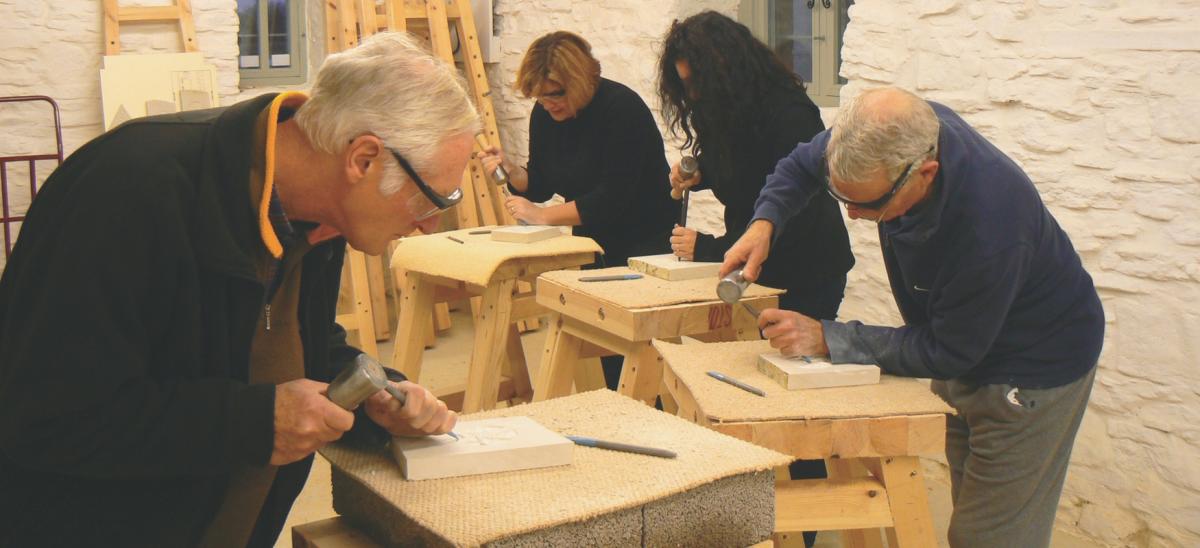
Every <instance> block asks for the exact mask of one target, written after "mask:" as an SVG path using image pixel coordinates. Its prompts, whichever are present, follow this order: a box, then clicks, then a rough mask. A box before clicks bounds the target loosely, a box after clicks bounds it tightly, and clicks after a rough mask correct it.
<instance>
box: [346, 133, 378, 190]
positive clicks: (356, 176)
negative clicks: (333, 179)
mask: <svg viewBox="0 0 1200 548" xmlns="http://www.w3.org/2000/svg"><path fill="white" fill-rule="evenodd" d="M384 150H385V149H384V147H383V142H382V141H380V140H379V137H376V136H374V135H359V136H358V137H355V138H354V140H352V141H350V146H348V147H346V152H345V154H344V162H345V163H344V168H345V170H346V179H347V180H348V181H350V182H351V183H352V184H353V183H357V182H358V181H361V180H362V179H363V178H365V177H366V176H367V174H368V173H369V172H370V171H371V169H372V168H375V169H378V166H377V165H376V164H378V163H379V162H380V160H381V158H382V156H381V155H382V154H383V151H384Z"/></svg>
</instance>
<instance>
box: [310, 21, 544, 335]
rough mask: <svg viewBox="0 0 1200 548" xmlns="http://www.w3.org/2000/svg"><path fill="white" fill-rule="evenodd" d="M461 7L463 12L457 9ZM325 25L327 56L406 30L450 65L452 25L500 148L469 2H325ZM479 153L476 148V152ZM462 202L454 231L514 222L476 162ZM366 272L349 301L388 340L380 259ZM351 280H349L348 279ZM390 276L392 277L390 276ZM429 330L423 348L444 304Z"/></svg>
mask: <svg viewBox="0 0 1200 548" xmlns="http://www.w3.org/2000/svg"><path fill="white" fill-rule="evenodd" d="M460 5H461V6H463V7H465V9H460ZM325 24H326V40H325V44H326V47H327V50H328V51H329V52H331V53H333V52H338V51H344V50H346V49H349V48H353V47H355V46H357V45H358V44H359V42H360V41H362V40H364V39H366V38H368V37H370V36H371V35H373V34H375V33H378V32H380V31H385V30H391V31H398V32H409V33H410V34H411V35H413V36H416V37H418V38H421V39H424V40H426V41H427V44H428V45H429V47H430V49H431V50H432V51H433V53H434V54H435V55H437V56H438V57H439V58H441V59H442V60H444V61H447V62H449V63H454V61H455V59H454V51H453V49H452V47H451V43H450V29H451V28H452V27H453V28H454V30H455V32H456V34H457V35H458V37H459V43H460V47H461V48H462V56H461V57H462V59H463V70H464V71H465V73H466V80H467V83H468V87H469V88H470V91H471V94H472V95H473V98H474V99H475V104H476V106H477V108H478V109H479V113H480V117H481V118H482V121H483V137H484V138H485V140H486V143H487V144H488V145H490V146H495V147H497V148H499V147H500V132H499V129H498V127H497V123H496V113H495V108H494V106H493V104H492V100H491V91H490V89H489V86H488V82H487V73H486V72H485V70H484V66H483V57H482V52H481V51H480V47H479V40H478V35H477V34H476V31H475V21H474V15H473V13H472V11H471V9H470V3H469V2H468V1H466V0H384V2H383V3H382V4H380V3H377V2H375V1H374V0H327V1H326V2H325ZM480 150H481V147H480V145H478V144H476V146H475V152H479V151H480ZM462 188H463V191H464V196H463V201H462V202H461V203H460V204H459V205H458V206H457V207H456V208H455V220H456V221H457V225H458V227H459V228H467V227H477V226H483V225H495V224H506V225H511V224H516V220H515V219H513V218H512V216H511V215H509V213H508V211H507V210H506V209H505V208H504V204H503V198H502V196H501V193H500V192H499V191H498V189H497V187H496V186H495V185H494V184H492V182H491V180H490V177H488V176H487V175H485V174H484V170H483V166H482V164H481V163H480V161H479V160H477V159H476V158H474V157H472V159H471V160H470V162H469V163H468V168H467V170H466V171H465V172H464V173H463V180H462ZM355 254H359V252H358V251H355V250H352V249H351V250H349V251H348V255H347V261H348V262H349V264H350V266H351V267H353V266H354V264H355V263H356V262H357V261H356V260H352V259H353V258H354V255H355ZM365 262H366V265H367V266H366V268H367V270H368V272H369V274H368V275H367V278H368V279H369V280H370V283H369V286H370V287H369V292H370V297H369V298H360V297H358V296H356V297H354V299H353V300H354V301H355V302H356V303H362V302H366V303H368V306H369V310H370V311H371V316H372V318H373V320H374V332H375V334H376V336H377V338H378V339H380V340H384V339H387V338H388V337H389V335H390V333H389V331H390V329H389V328H390V318H389V315H388V313H387V297H386V288H385V287H384V284H385V281H384V276H383V275H382V273H383V272H384V271H385V269H386V265H384V264H383V261H382V259H381V258H380V257H366V258H365ZM352 277H353V276H352ZM393 278H395V273H393ZM528 285H529V284H524V283H522V284H521V287H520V288H519V290H520V291H529V290H531V288H530V287H528ZM477 301H478V299H473V300H472V306H473V307H474V306H477ZM433 321H434V327H435V329H434V330H431V331H430V339H429V340H427V341H426V343H427V344H428V345H431V346H432V344H433V340H432V333H433V332H434V331H444V330H445V329H448V328H449V327H450V314H449V309H448V306H447V304H446V303H444V302H443V303H438V304H437V306H436V307H435V314H434V318H433ZM521 328H522V330H523V331H524V330H529V329H536V328H537V322H536V320H529V321H524V322H521Z"/></svg>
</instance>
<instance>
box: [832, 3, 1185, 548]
mask: <svg viewBox="0 0 1200 548" xmlns="http://www.w3.org/2000/svg"><path fill="white" fill-rule="evenodd" d="M850 16H851V23H850V27H849V28H848V30H847V32H846V38H845V47H844V50H843V55H844V59H845V65H844V66H843V69H842V74H843V76H845V77H847V78H849V79H850V81H851V84H849V85H848V86H846V87H845V88H844V89H843V91H842V97H843V99H846V98H847V97H851V96H853V95H855V94H857V93H858V92H859V91H861V90H862V89H865V88H867V87H871V86H876V85H882V84H891V85H898V86H902V87H905V88H908V89H912V90H914V91H916V92H917V93H919V94H921V95H923V96H925V97H928V98H930V99H933V100H937V101H940V102H943V103H945V104H947V105H949V106H951V107H953V108H955V109H956V110H958V111H959V112H961V113H962V114H963V115H964V117H965V118H966V119H967V120H968V121H969V122H970V123H972V124H973V125H975V126H976V127H977V128H978V129H979V130H980V131H981V132H982V133H983V134H984V135H986V136H987V137H988V138H989V139H991V140H992V141H993V142H994V143H995V144H996V145H997V146H998V147H1000V149H1002V150H1004V151H1005V152H1007V153H1008V154H1009V155H1011V156H1012V157H1013V159H1014V160H1016V161H1017V162H1018V163H1020V164H1021V165H1022V166H1023V167H1024V168H1025V169H1026V170H1027V171H1028V172H1029V174H1030V175H1031V177H1032V178H1033V180H1034V182H1035V183H1036V184H1037V186H1038V189H1039V191H1040V192H1041V194H1042V197H1043V199H1044V200H1045V202H1046V204H1047V205H1048V206H1049V208H1050V210H1051V211H1052V212H1053V213H1054V215H1055V217H1056V218H1057V219H1058V220H1059V223H1060V224H1061V225H1062V226H1063V228H1064V229H1065V230H1066V231H1067V232H1068V233H1069V234H1070V236H1071V238H1072V240H1073V241H1074V243H1075V246H1076V248H1077V249H1078V251H1079V253H1080V255H1081V256H1082V258H1083V262H1084V264H1085V265H1086V267H1087V269H1088V271H1089V272H1090V273H1091V274H1092V276H1093V277H1094V278H1095V280H1096V284H1097V286H1098V288H1099V292H1100V295H1101V297H1102V298H1103V301H1104V307H1105V313H1106V317H1107V320H1108V323H1107V332H1106V340H1105V347H1104V353H1103V355H1102V357H1101V361H1100V372H1099V374H1098V377H1097V383H1096V387H1095V390H1094V392H1093V394H1092V401H1091V405H1090V407H1089V410H1088V413H1087V415H1086V417H1085V419H1084V423H1083V426H1082V428H1081V431H1080V434H1079V437H1078V440H1077V442H1076V445H1075V453H1074V455H1073V458H1072V462H1071V469H1070V473H1069V476H1068V480H1067V486H1066V489H1065V491H1064V495H1063V499H1062V504H1061V506H1060V509H1059V514H1058V518H1059V526H1060V527H1062V528H1064V529H1067V530H1069V531H1072V532H1076V533H1079V534H1082V535H1085V536H1087V537H1090V538H1092V539H1095V540H1097V541H1100V542H1103V543H1105V544H1109V545H1114V546H1117V545H1119V546H1126V545H1129V546H1200V421H1197V419H1196V417H1197V416H1200V389H1198V388H1197V386H1200V366H1198V365H1197V364H1198V363H1200V361H1198V358H1197V351H1198V350H1200V312H1198V311H1197V307H1198V305H1200V160H1198V159H1200V2H1196V1H1194V0H1191V1H1189V0H1161V1H1156V2H1134V1H1118V0H1003V1H1001V0H996V1H990V2H979V1H970V0H966V1H964V0H919V1H904V2H897V1H894V0H859V1H858V2H857V4H856V5H855V6H854V7H853V8H852V10H851V12H850ZM850 226H851V227H852V243H853V247H854V250H855V255H856V256H857V258H858V261H859V263H858V266H857V267H855V269H854V272H853V275H852V276H851V278H850V284H849V285H850V287H849V288H848V295H847V300H846V303H845V305H844V306H843V308H842V313H843V316H845V317H852V318H859V319H867V320H874V321H876V322H880V323H885V324H895V323H898V322H899V318H898V315H897V314H896V312H895V306H894V304H893V302H892V300H891V298H890V296H889V293H888V287H887V284H886V276H885V274H884V270H883V267H882V264H881V261H880V259H879V249H878V241H877V236H876V233H875V229H874V226H873V225H871V224H869V223H864V222H853V223H851V224H850Z"/></svg>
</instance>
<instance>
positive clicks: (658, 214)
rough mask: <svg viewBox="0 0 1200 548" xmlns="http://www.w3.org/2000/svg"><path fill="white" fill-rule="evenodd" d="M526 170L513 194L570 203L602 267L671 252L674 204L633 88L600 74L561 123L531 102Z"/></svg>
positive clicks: (649, 122) (577, 230)
mask: <svg viewBox="0 0 1200 548" xmlns="http://www.w3.org/2000/svg"><path fill="white" fill-rule="evenodd" d="M789 150H790V149H789ZM526 169H527V170H528V171H529V187H528V188H527V189H526V191H525V192H517V191H516V189H513V193H514V194H517V195H520V196H524V197H525V198H527V199H529V200H530V201H533V202H544V201H546V200H549V199H550V197H551V196H553V195H554V194H556V193H557V194H561V195H562V197H563V198H565V199H566V200H567V201H574V202H575V207H577V208H578V209H579V218H580V220H581V224H580V226H576V227H574V228H573V233H574V234H575V235H577V236H587V237H590V238H593V239H595V240H596V242H597V243H598V244H600V247H602V248H604V256H605V262H606V263H607V264H608V265H610V266H612V265H623V264H625V260H626V259H627V258H628V257H629V256H630V255H631V253H635V252H638V253H641V252H645V253H653V252H659V253H666V252H668V251H669V250H670V244H669V242H668V241H667V236H668V233H669V232H670V229H671V227H672V226H673V225H674V223H675V221H676V220H677V219H678V218H679V202H677V201H675V200H672V199H671V187H670V182H669V181H668V179H667V177H668V173H669V172H670V168H669V167H668V166H667V160H666V155H665V154H664V148H663V140H662V135H661V134H660V133H659V131H658V125H657V124H655V122H654V117H653V116H652V115H651V114H650V109H649V108H648V107H647V106H646V103H645V101H643V100H642V98H641V97H639V96H638V94H637V93H636V92H635V91H633V90H632V89H629V88H628V87H626V86H624V85H622V84H619V83H617V82H613V81H612V80H608V79H605V78H601V79H600V84H599V85H598V86H597V88H596V94H595V95H594V96H593V98H592V101H591V102H590V103H588V104H587V105H586V106H585V107H584V108H582V109H580V110H579V112H578V113H577V114H576V116H575V117H574V118H572V119H570V120H566V121H563V122H556V121H554V119H553V118H551V117H550V114H549V113H547V112H546V109H544V108H542V105H541V104H537V105H535V106H534V107H533V114H532V115H531V116H530V118H529V164H528V166H527V167H526Z"/></svg>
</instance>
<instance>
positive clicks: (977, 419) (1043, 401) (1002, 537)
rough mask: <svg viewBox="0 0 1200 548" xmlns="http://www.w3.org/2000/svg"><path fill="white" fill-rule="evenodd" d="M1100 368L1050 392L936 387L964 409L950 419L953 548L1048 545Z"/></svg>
mask: <svg viewBox="0 0 1200 548" xmlns="http://www.w3.org/2000/svg"><path fill="white" fill-rule="evenodd" d="M1095 375H1096V368H1092V371H1091V372H1089V373H1088V374H1087V375H1084V376H1083V377H1082V378H1080V379H1079V380H1077V381H1075V382H1072V383H1070V384H1066V385H1063V386H1057V387H1054V388H1046V389H1032V388H1021V389H1016V388H1014V387H1012V386H1009V385H1006V384H984V385H978V384H972V383H967V382H962V381H956V380H949V381H934V382H933V391H934V393H936V394H938V395H939V396H941V397H942V398H943V399H945V400H946V402H947V403H949V404H950V406H951V407H953V408H955V409H956V410H957V411H958V415H957V416H952V417H948V418H947V421H946V460H948V461H949V463H950V482H951V483H950V496H951V499H952V500H953V501H954V513H953V515H952V516H951V517H950V538H949V540H950V546H953V547H956V548H957V547H964V546H969V547H972V548H976V547H979V548H986V547H991V546H997V547H1009V546H1022V547H1031V548H1032V547H1037V546H1049V545H1050V533H1051V532H1052V531H1053V529H1054V514H1055V512H1056V511H1057V509H1058V499H1059V495H1061V494H1062V487H1063V481H1064V480H1065V479H1066V476H1067V463H1068V461H1070V458H1071V447H1072V445H1073V444H1074V441H1075V433H1076V432H1077V431H1078V430H1079V423H1080V422H1081V421H1082V420H1083V412H1084V410H1086V409H1087V402H1088V396H1090V395H1091V392H1092V381H1093V380H1094V379H1095Z"/></svg>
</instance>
